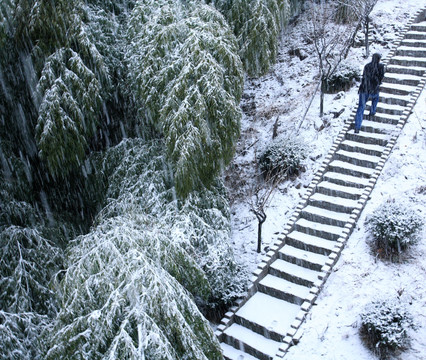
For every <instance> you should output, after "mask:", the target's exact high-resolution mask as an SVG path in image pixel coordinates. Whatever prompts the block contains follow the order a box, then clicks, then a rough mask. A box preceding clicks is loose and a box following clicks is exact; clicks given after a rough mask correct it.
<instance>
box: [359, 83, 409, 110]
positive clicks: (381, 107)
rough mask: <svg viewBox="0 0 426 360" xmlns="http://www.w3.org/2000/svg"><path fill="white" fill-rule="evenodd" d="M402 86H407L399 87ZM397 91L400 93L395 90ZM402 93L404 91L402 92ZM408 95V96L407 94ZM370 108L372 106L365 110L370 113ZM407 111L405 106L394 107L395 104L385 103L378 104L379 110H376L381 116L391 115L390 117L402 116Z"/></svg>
mask: <svg viewBox="0 0 426 360" xmlns="http://www.w3.org/2000/svg"><path fill="white" fill-rule="evenodd" d="M398 86H399V87H400V86H405V85H398ZM394 89H395V88H394ZM395 90H396V91H398V90H397V89H395ZM401 91H402V90H401ZM399 95H403V94H399ZM405 95H407V94H405ZM370 107H371V105H370V104H368V105H367V106H366V107H365V108H366V110H367V111H370ZM404 110H405V107H404V106H400V105H393V104H384V103H380V102H379V103H378V104H377V108H376V112H378V113H379V114H380V113H382V114H386V115H387V114H390V115H402V112H403V111H404Z"/></svg>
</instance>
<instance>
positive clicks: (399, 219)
mask: <svg viewBox="0 0 426 360" xmlns="http://www.w3.org/2000/svg"><path fill="white" fill-rule="evenodd" d="M366 225H367V229H368V230H369V231H370V233H371V234H372V235H373V239H374V242H373V245H374V247H375V250H376V251H377V252H378V253H379V254H383V255H385V256H390V257H391V258H392V255H394V254H400V253H401V251H402V250H405V249H406V248H407V247H408V246H409V245H410V244H412V243H414V242H415V241H416V240H417V237H418V233H419V231H420V229H421V227H422V226H423V222H422V219H421V217H420V216H419V215H418V214H417V213H416V211H415V210H413V209H412V208H411V207H409V206H408V205H405V204H403V203H398V202H395V201H394V200H393V201H392V200H388V201H386V202H384V203H383V204H382V205H380V206H379V207H378V208H377V209H376V211H375V212H374V213H373V215H371V216H370V217H369V218H368V219H367V222H366Z"/></svg>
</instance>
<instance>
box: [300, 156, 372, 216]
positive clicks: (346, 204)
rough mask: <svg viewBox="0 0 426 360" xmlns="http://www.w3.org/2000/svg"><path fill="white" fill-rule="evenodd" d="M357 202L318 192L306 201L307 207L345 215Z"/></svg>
mask: <svg viewBox="0 0 426 360" xmlns="http://www.w3.org/2000/svg"><path fill="white" fill-rule="evenodd" d="M365 156H367V155H365ZM357 202H358V201H357V200H351V199H346V198H343V197H339V196H329V195H325V194H320V193H318V192H316V193H315V194H312V195H311V196H310V197H309V200H308V204H309V205H312V206H316V207H319V208H322V209H326V210H330V211H336V212H342V213H347V214H349V213H351V212H352V210H353V209H354V208H355V207H356V205H357Z"/></svg>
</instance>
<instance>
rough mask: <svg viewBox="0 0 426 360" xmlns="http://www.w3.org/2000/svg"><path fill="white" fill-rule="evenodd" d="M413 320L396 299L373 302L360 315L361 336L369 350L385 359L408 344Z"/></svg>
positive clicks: (413, 326)
mask: <svg viewBox="0 0 426 360" xmlns="http://www.w3.org/2000/svg"><path fill="white" fill-rule="evenodd" d="M410 328H413V329H414V328H415V325H414V322H413V318H412V316H411V315H410V313H409V312H408V310H407V309H406V307H405V306H404V305H403V304H402V303H401V302H400V300H398V299H387V300H377V301H373V302H371V303H370V304H368V305H367V306H366V308H365V309H364V311H363V312H362V313H361V329H360V331H361V335H362V337H363V339H364V341H365V343H366V344H367V345H368V347H369V348H371V350H373V351H374V352H375V353H376V354H377V355H378V356H379V357H380V358H382V359H385V358H387V357H388V355H389V353H391V352H393V351H395V350H400V349H403V348H404V347H405V346H406V345H407V344H408V334H407V331H408V330H409V329H410Z"/></svg>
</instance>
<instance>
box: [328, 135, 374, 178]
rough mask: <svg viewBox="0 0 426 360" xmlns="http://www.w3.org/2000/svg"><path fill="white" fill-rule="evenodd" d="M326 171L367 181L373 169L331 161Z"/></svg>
mask: <svg viewBox="0 0 426 360" xmlns="http://www.w3.org/2000/svg"><path fill="white" fill-rule="evenodd" d="M356 135H359V134H356ZM328 171H332V172H336V173H341V174H346V175H352V176H355V177H360V178H367V179H368V178H369V177H370V176H371V175H372V174H373V172H374V169H369V168H366V167H363V166H357V165H353V164H350V163H348V162H346V161H340V160H333V161H332V162H331V163H330V164H329V165H328Z"/></svg>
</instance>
